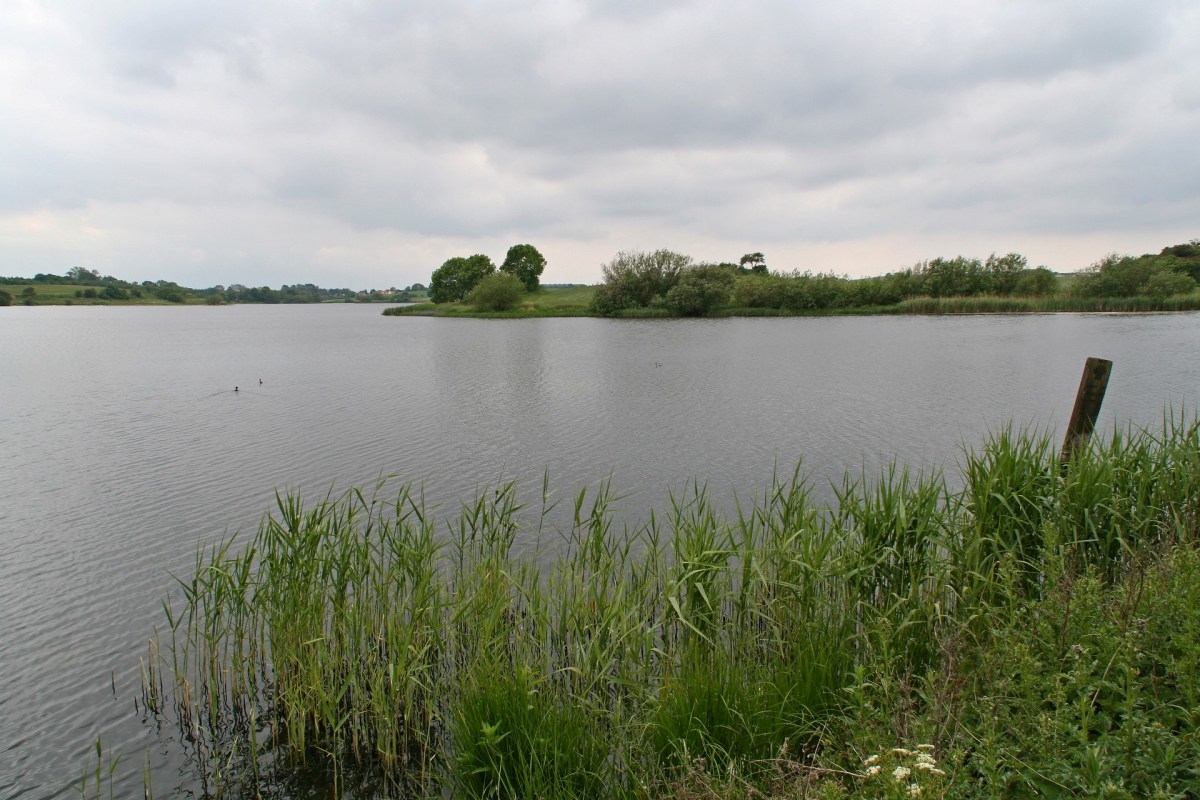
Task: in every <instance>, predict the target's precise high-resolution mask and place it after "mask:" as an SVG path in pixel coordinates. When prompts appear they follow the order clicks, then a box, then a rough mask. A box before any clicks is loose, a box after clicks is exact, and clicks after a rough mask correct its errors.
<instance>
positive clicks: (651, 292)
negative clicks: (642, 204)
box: [592, 250, 692, 316]
mask: <svg viewBox="0 0 1200 800" xmlns="http://www.w3.org/2000/svg"><path fill="white" fill-rule="evenodd" d="M691 265H692V259H691V257H690V256H685V255H682V254H681V253H673V252H671V251H670V250H656V251H654V252H653V253H617V255H616V256H615V257H614V258H613V260H612V261H610V262H608V263H607V264H605V265H604V266H603V267H601V270H602V271H603V272H604V283H603V284H602V285H601V286H600V287H599V288H598V289H597V290H596V294H595V296H594V297H593V298H592V311H594V312H596V313H597V314H602V315H604V316H609V315H612V314H615V313H617V312H619V311H621V310H622V309H626V308H649V307H651V306H655V305H659V304H663V303H665V298H666V296H667V294H668V293H669V292H670V291H671V290H672V289H673V288H675V284H677V283H678V282H679V278H680V276H681V275H682V273H683V271H684V270H685V269H687V268H688V267H690V266H691Z"/></svg>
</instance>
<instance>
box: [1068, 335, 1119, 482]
mask: <svg viewBox="0 0 1200 800" xmlns="http://www.w3.org/2000/svg"><path fill="white" fill-rule="evenodd" d="M1111 373H1112V362H1111V361H1109V360H1108V359H1104V358H1089V359H1088V360H1087V363H1086V364H1084V365H1083V377H1082V378H1080V380H1079V391H1078V392H1077V393H1076V394H1075V410H1074V411H1072V412H1071V424H1069V425H1068V426H1067V436H1066V438H1065V439H1063V446H1062V456H1061V457H1060V458H1061V460H1062V463H1064V464H1066V463H1067V462H1068V461H1070V460H1071V456H1072V455H1074V454H1075V452H1076V451H1077V450H1079V449H1081V448H1083V447H1087V443H1088V439H1090V438H1091V436H1092V431H1093V430H1095V429H1096V418H1097V417H1098V416H1100V404H1101V403H1103V402H1104V390H1105V389H1107V388H1108V376H1109V375H1110V374H1111Z"/></svg>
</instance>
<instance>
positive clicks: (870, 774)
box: [862, 744, 946, 797]
mask: <svg viewBox="0 0 1200 800" xmlns="http://www.w3.org/2000/svg"><path fill="white" fill-rule="evenodd" d="M862 765H863V772H862V777H863V779H864V780H865V781H868V782H870V783H872V784H874V785H875V786H877V787H878V788H879V789H881V790H882V793H881V796H883V797H921V796H922V795H925V796H933V797H936V796H937V790H938V788H939V787H940V785H941V782H942V779H943V778H945V777H946V773H945V772H944V771H943V770H941V769H939V768H938V765H937V760H936V759H935V758H934V757H933V745H931V744H919V745H917V747H916V749H915V750H908V749H906V748H903V747H894V748H892V749H891V750H890V751H888V752H886V753H878V754H875V755H872V756H869V757H868V758H866V759H865V760H864V761H863V764H862Z"/></svg>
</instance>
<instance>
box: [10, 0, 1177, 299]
mask: <svg viewBox="0 0 1200 800" xmlns="http://www.w3.org/2000/svg"><path fill="white" fill-rule="evenodd" d="M1198 43H1200V2H1197V0H1067V1H1065V2H1058V1H1056V0H1032V1H1031V2H1020V1H1016V2H1014V1H1012V0H1004V1H1000V0H996V1H992V0H957V1H956V2H953V3H950V2H945V1H944V0H937V1H936V2H932V1H931V2H926V1H924V0H906V1H905V2H899V3H898V2H894V0H892V1H891V2H857V1H855V0H840V1H839V2H828V3H817V2H797V1H796V0H792V1H790V2H785V1H784V0H777V1H775V2H769V1H763V2H754V1H753V0H750V1H749V2H739V3H735V2H729V0H725V1H724V2H721V1H718V0H712V1H711V2H710V1H709V0H695V1H694V2H689V1H688V0H658V2H651V1H650V0H613V1H612V2H600V1H599V0H595V1H592V2H589V1H587V0H574V1H572V0H562V1H560V2H556V1H554V0H506V1H504V2H457V1H456V0H432V1H431V2H411V1H410V2H400V1H399V0H391V1H390V2H371V1H370V0H362V1H361V2H360V1H357V0H328V2H326V1H324V0H279V1H278V2H273V1H272V2H262V1H260V0H208V2H194V1H193V2H178V1H177V0H146V1H145V2H112V1H111V0H61V1H60V2H39V1H38V0H0V275H32V274H34V273H36V272H55V273H63V272H65V271H66V270H68V269H70V268H71V267H72V266H75V265H81V266H86V267H88V268H92V269H97V270H99V271H100V272H102V273H105V274H112V275H115V276H117V277H120V278H125V279H129V280H146V279H151V280H154V279H159V278H166V279H170V280H175V281H178V282H179V283H182V284H184V285H188V286H196V287H206V286H212V285H214V284H230V283H245V284H250V285H269V286H273V287H277V286H279V285H280V284H282V283H294V282H300V283H305V282H312V283H317V284H319V285H322V286H329V287H334V286H348V287H350V288H355V289H362V288H383V287H388V286H400V287H403V286H406V285H408V284H410V283H413V282H416V281H420V282H423V283H424V282H428V279H429V274H430V272H431V271H432V270H433V269H434V268H436V267H437V266H438V265H440V264H441V263H442V262H443V261H445V260H446V259H447V258H449V257H451V256H459V255H470V254H472V253H476V252H482V253H486V254H487V255H489V256H491V257H492V259H493V260H495V261H496V262H497V263H499V262H500V261H502V260H503V258H504V254H505V251H506V250H507V248H508V246H509V245H512V244H517V243H522V242H528V243H531V244H533V245H535V246H536V247H537V248H539V249H540V250H541V251H542V252H543V253H544V254H545V255H546V257H547V259H548V262H549V263H548V266H547V269H546V272H545V274H544V275H543V276H542V279H543V281H544V282H551V283H553V282H588V283H591V282H596V281H598V280H599V279H600V265H601V264H602V263H603V262H605V261H608V260H609V259H610V258H611V257H612V256H613V255H614V254H615V253H617V252H618V251H622V250H653V249H658V248H669V249H672V250H677V251H680V252H684V253H687V254H689V255H691V256H693V257H694V258H696V259H697V260H711V261H736V260H737V259H738V257H740V256H741V255H742V254H743V253H747V252H751V251H761V252H763V253H765V254H766V258H767V263H768V265H769V266H770V267H771V268H772V269H778V270H792V269H800V270H812V271H814V272H817V271H821V272H824V271H834V272H837V273H845V274H850V275H871V274H881V273H884V272H887V271H891V270H894V269H898V268H903V267H905V266H910V265H912V264H913V263H914V262H916V261H918V260H921V259H926V258H932V257H935V256H954V255H959V254H962V255H968V256H975V257H980V258H984V257H986V256H987V255H988V254H989V253H991V252H993V251H995V252H1001V253H1004V252H1009V251H1017V252H1020V253H1023V254H1025V255H1026V256H1027V257H1028V258H1029V260H1030V262H1031V264H1033V265H1037V264H1046V265H1048V266H1050V267H1052V268H1054V269H1056V270H1059V271H1071V270H1075V269H1080V268H1083V267H1086V266H1087V265H1088V264H1089V263H1091V262H1093V261H1095V260H1097V259H1098V258H1100V257H1101V256H1103V255H1105V254H1106V253H1109V252H1113V251H1116V252H1121V253H1131V254H1139V253H1143V252H1157V251H1158V250H1159V249H1160V248H1162V247H1163V246H1165V245H1169V244H1176V243H1180V242H1185V241H1188V240H1190V239H1193V238H1197V237H1200V58H1198V57H1197V55H1198V53H1200V51H1198V49H1197V45H1198Z"/></svg>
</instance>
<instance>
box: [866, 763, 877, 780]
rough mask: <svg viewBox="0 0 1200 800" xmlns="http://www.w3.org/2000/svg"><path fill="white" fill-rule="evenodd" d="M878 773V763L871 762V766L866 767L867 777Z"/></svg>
mask: <svg viewBox="0 0 1200 800" xmlns="http://www.w3.org/2000/svg"><path fill="white" fill-rule="evenodd" d="M878 774H879V765H878V764H872V765H871V766H869V767H867V777H868V778H873V777H875V776H876V775H878Z"/></svg>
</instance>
